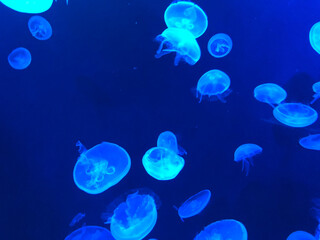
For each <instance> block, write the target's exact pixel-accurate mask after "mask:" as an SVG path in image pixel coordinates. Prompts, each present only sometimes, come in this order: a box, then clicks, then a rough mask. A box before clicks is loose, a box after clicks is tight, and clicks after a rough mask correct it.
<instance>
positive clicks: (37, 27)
mask: <svg viewBox="0 0 320 240" xmlns="http://www.w3.org/2000/svg"><path fill="white" fill-rule="evenodd" d="M28 27H29V30H30V32H31V34H32V36H34V37H35V38H36V39H38V40H47V39H49V38H50V37H51V36H52V28H51V25H50V23H49V22H48V21H47V20H46V19H45V18H43V17H40V16H32V17H31V18H30V19H29V21H28Z"/></svg>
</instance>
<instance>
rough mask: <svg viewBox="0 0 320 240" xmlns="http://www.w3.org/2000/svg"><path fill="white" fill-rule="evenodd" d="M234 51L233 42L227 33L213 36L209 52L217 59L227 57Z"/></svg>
mask: <svg viewBox="0 0 320 240" xmlns="http://www.w3.org/2000/svg"><path fill="white" fill-rule="evenodd" d="M231 49H232V40H231V38H230V37H229V35H227V34H225V33H217V34H215V35H213V36H212V37H211V38H210V40H209V42H208V51H209V53H210V54H211V55H212V56H213V57H215V58H222V57H224V56H227V55H228V54H229V52H230V51H231Z"/></svg>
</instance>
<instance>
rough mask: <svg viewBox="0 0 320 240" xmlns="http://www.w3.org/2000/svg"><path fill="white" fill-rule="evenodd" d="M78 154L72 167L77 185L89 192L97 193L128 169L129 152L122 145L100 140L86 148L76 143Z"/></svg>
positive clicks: (124, 173)
mask: <svg viewBox="0 0 320 240" xmlns="http://www.w3.org/2000/svg"><path fill="white" fill-rule="evenodd" d="M77 146H78V147H79V152H80V156H79V158H78V161H77V163H76V164H75V166H74V169H73V179H74V182H75V184H76V185H77V187H78V188H79V189H81V190H83V191H85V192H86V193H89V194H99V193H102V192H104V191H105V190H107V189H108V188H110V187H112V186H113V185H115V184H117V183H118V182H120V180H121V179H122V178H124V177H125V176H126V175H127V173H128V172H129V170H130V167H131V160H130V156H129V154H128V153H127V152H126V150H124V149H123V148H122V147H120V146H118V145H116V144H114V143H109V142H102V143H100V144H98V145H96V146H94V147H92V148H90V149H89V150H86V149H85V147H84V146H83V145H82V143H81V142H78V143H77Z"/></svg>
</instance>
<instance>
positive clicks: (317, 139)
mask: <svg viewBox="0 0 320 240" xmlns="http://www.w3.org/2000/svg"><path fill="white" fill-rule="evenodd" d="M299 144H300V145H301V146H302V147H303V148H306V149H310V150H318V151H320V134H313V135H309V136H307V137H304V138H301V139H300V140H299Z"/></svg>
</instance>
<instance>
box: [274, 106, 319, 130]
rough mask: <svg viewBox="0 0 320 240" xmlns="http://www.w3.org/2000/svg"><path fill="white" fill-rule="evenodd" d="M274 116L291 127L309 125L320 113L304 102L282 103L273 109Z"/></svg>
mask: <svg viewBox="0 0 320 240" xmlns="http://www.w3.org/2000/svg"><path fill="white" fill-rule="evenodd" d="M273 116H274V117H275V118H276V119H277V120H278V121H279V122H281V123H283V124H285V125H287V126H290V127H307V126H309V125H311V124H313V123H314V122H315V121H316V120H317V118H318V113H317V112H316V111H315V110H314V109H313V108H312V107H310V106H307V105H305V104H302V103H281V104H280V105H278V106H277V107H276V108H274V109H273Z"/></svg>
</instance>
